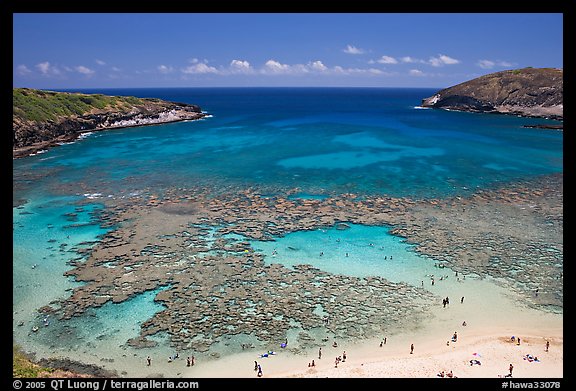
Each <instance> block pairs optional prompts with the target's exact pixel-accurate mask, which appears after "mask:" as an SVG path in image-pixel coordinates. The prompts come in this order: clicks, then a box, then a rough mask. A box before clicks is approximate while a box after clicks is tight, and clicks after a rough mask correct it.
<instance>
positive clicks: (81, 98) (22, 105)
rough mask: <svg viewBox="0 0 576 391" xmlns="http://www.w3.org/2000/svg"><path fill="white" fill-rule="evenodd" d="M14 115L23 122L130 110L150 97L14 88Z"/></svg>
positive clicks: (148, 100) (147, 100)
mask: <svg viewBox="0 0 576 391" xmlns="http://www.w3.org/2000/svg"><path fill="white" fill-rule="evenodd" d="M12 98H13V116H14V118H15V119H20V120H22V121H26V122H28V121H33V122H45V121H49V120H51V121H55V120H57V119H58V118H63V117H69V116H76V115H84V114H89V113H95V112H102V111H119V112H128V111H130V109H131V108H132V107H133V106H141V105H144V104H145V102H148V103H150V102H151V101H154V100H150V99H146V100H144V99H140V98H135V97H122V96H107V95H102V94H80V93H66V92H54V91H43V90H34V89H29V88H13V90H12Z"/></svg>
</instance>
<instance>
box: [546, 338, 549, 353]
mask: <svg viewBox="0 0 576 391" xmlns="http://www.w3.org/2000/svg"><path fill="white" fill-rule="evenodd" d="M548 348H550V341H548V340H546V351H548Z"/></svg>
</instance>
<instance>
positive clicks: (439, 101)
mask: <svg viewBox="0 0 576 391" xmlns="http://www.w3.org/2000/svg"><path fill="white" fill-rule="evenodd" d="M563 101H564V83H563V70H562V69H555V68H523V69H516V70H508V71H502V72H496V73H491V74H488V75H484V76H481V77H478V78H476V79H473V80H470V81H467V82H464V83H461V84H458V85H455V86H453V87H449V88H446V89H443V90H441V91H439V92H437V93H436V94H434V95H433V96H431V97H429V98H426V99H423V100H422V106H423V107H434V108H442V109H450V110H459V111H474V112H488V113H505V114H515V115H520V116H525V117H542V118H551V119H558V120H562V119H563V116H564V107H563Z"/></svg>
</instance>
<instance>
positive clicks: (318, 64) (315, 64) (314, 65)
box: [309, 61, 328, 72]
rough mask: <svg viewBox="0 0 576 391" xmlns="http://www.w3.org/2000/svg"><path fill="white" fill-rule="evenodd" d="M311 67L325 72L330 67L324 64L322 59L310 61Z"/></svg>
mask: <svg viewBox="0 0 576 391" xmlns="http://www.w3.org/2000/svg"><path fill="white" fill-rule="evenodd" d="M309 66H310V68H312V69H313V70H315V71H320V72H324V71H326V70H327V69H328V67H327V66H326V65H324V64H323V63H322V61H313V62H312V63H310V65H309Z"/></svg>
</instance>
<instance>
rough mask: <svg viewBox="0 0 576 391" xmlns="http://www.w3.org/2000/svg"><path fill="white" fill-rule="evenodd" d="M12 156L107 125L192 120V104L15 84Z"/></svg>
mask: <svg viewBox="0 0 576 391" xmlns="http://www.w3.org/2000/svg"><path fill="white" fill-rule="evenodd" d="M12 97H13V115H12V131H13V138H12V151H13V157H14V158H17V157H23V156H28V155H30V154H32V153H35V152H37V151H39V150H41V149H46V148H49V147H52V146H54V145H58V144H60V143H63V142H68V141H72V140H75V139H76V138H78V137H79V136H80V135H81V134H82V133H85V132H89V131H98V130H105V129H112V128H122V127H132V126H143V125H153V124H160V123H168V122H176V121H184V120H195V119H199V118H202V117H204V116H205V114H204V113H202V111H201V109H200V107H198V106H196V105H191V104H186V103H177V102H168V101H163V100H160V99H152V98H135V97H122V96H108V95H102V94H80V93H67V92H54V91H43V90H34V89H28V88H14V89H13V93H12Z"/></svg>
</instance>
